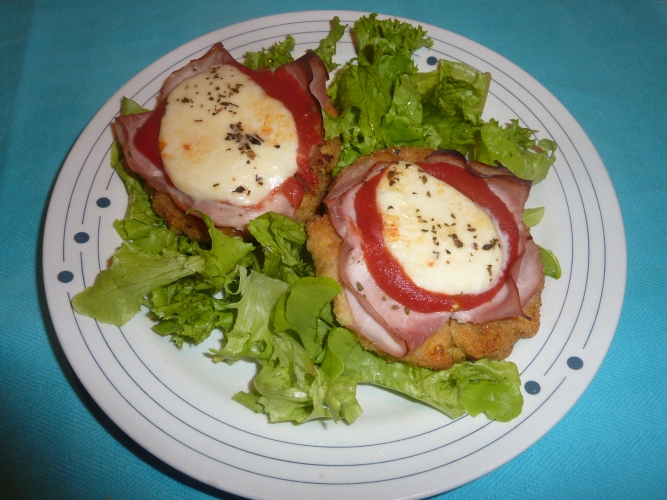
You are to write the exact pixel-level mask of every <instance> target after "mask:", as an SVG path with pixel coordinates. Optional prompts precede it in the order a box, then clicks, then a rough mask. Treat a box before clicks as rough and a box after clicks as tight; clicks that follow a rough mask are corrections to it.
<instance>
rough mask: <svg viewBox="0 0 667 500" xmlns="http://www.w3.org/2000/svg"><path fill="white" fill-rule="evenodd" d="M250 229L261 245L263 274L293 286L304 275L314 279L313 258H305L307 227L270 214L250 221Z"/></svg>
mask: <svg viewBox="0 0 667 500" xmlns="http://www.w3.org/2000/svg"><path fill="white" fill-rule="evenodd" d="M248 230H249V231H250V234H252V235H253V236H254V237H255V239H256V240H257V242H258V243H259V244H260V245H261V246H262V252H263V254H264V263H263V266H262V273H263V274H265V275H266V276H270V277H271V278H276V279H280V280H283V281H286V282H287V283H294V282H296V281H297V280H298V279H299V278H301V277H303V276H314V275H315V268H314V266H313V263H312V260H310V258H308V259H305V258H304V252H305V245H306V230H305V225H304V224H303V223H301V222H297V221H295V220H292V219H290V218H289V217H287V216H285V215H280V214H276V213H273V212H268V213H266V214H264V215H261V216H259V217H257V218H256V219H254V220H252V221H250V224H249V225H248Z"/></svg>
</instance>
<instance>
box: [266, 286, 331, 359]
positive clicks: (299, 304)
mask: <svg viewBox="0 0 667 500" xmlns="http://www.w3.org/2000/svg"><path fill="white" fill-rule="evenodd" d="M340 291H341V288H340V285H339V284H338V283H337V282H336V281H334V280H333V279H331V278H327V277H318V278H302V279H300V280H299V281H297V282H296V283H294V284H293V285H292V286H291V287H290V289H289V290H288V291H287V292H286V293H285V294H284V295H283V296H282V297H281V298H280V300H279V301H278V303H277V305H276V308H275V310H274V311H273V318H272V319H273V326H274V328H275V329H276V330H281V331H284V332H288V333H291V334H293V335H294V337H295V338H297V339H298V340H299V341H300V342H301V345H302V346H303V347H304V348H305V350H306V352H307V353H308V355H309V356H310V358H311V360H312V361H313V362H315V363H320V362H321V361H322V358H323V357H324V338H325V336H326V334H327V332H328V331H329V330H330V329H331V326H332V321H331V320H328V318H331V300H332V299H333V298H334V297H335V296H336V295H338V294H339V293H340ZM325 307H326V308H327V310H326V311H325V312H324V314H325V317H324V318H323V317H322V315H323V310H324V309H325Z"/></svg>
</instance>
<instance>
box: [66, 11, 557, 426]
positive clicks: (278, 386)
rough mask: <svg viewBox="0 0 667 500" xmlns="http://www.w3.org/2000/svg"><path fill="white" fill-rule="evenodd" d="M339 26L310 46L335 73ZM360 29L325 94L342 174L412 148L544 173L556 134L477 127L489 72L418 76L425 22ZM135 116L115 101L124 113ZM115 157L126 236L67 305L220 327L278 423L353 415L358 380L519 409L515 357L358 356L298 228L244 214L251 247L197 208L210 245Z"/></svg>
mask: <svg viewBox="0 0 667 500" xmlns="http://www.w3.org/2000/svg"><path fill="white" fill-rule="evenodd" d="M345 28H346V26H343V25H341V24H340V22H339V20H338V18H335V19H334V20H333V22H332V29H331V32H330V34H329V35H328V36H327V37H326V38H325V39H324V40H322V41H321V42H320V45H319V47H318V48H317V49H315V52H316V53H317V54H318V55H319V56H320V57H321V58H322V59H323V60H324V61H325V64H326V65H327V67H328V68H329V70H330V71H332V70H333V69H334V68H336V66H337V65H336V64H335V63H333V56H334V55H335V53H336V43H337V41H338V40H339V39H340V38H341V37H342V35H343V33H344V31H345ZM354 31H355V36H356V41H357V57H356V58H355V59H353V60H351V61H348V62H346V63H345V64H344V65H343V66H342V67H341V68H339V69H338V71H337V72H336V74H335V76H334V78H333V82H332V83H331V85H330V87H329V90H328V92H329V95H330V97H331V99H332V101H333V103H334V105H335V106H336V108H337V109H338V110H340V114H339V115H338V116H329V115H327V114H326V113H325V114H324V123H325V129H326V137H327V138H332V137H340V138H341V139H342V143H343V154H342V156H341V161H340V163H339V165H338V166H337V169H336V170H337V171H340V170H341V169H343V168H345V167H346V166H347V165H349V164H350V163H352V162H353V161H354V160H355V159H356V158H358V157H359V156H361V155H364V154H369V153H372V152H373V151H374V150H376V149H381V148H386V147H389V146H400V145H416V146H427V147H431V148H434V149H444V148H448V149H457V150H459V151H461V152H462V153H464V154H466V155H468V157H469V158H471V159H476V160H479V161H483V162H485V163H488V164H496V163H500V164H502V165H505V166H506V167H507V168H509V169H510V170H512V171H513V172H514V173H515V174H516V175H518V176H519V177H522V178H525V179H530V180H533V181H534V182H539V181H540V180H542V179H544V177H545V176H546V173H547V171H548V169H549V167H550V166H551V164H552V163H553V162H554V159H555V158H554V155H553V153H554V151H555V149H556V145H555V143H553V142H552V141H549V140H547V139H542V140H540V141H537V140H536V139H534V138H533V134H534V131H532V130H528V129H525V128H523V127H521V126H520V125H519V124H518V121H516V120H513V121H512V123H510V124H508V125H504V126H503V125H500V124H499V123H498V122H497V121H495V120H489V121H488V122H484V121H483V120H482V118H481V115H482V111H483V108H484V102H485V101H486V95H487V92H488V88H489V84H490V80H491V76H490V75H489V74H488V73H484V74H483V73H479V72H478V71H476V70H474V69H473V68H471V67H469V66H467V65H465V64H463V63H459V62H449V61H440V63H439V67H438V69H436V70H434V71H432V72H429V73H420V72H418V71H417V68H416V66H415V63H414V62H413V59H412V54H413V53H414V51H415V50H417V49H419V48H422V47H429V46H431V45H432V41H431V40H430V39H429V38H428V37H427V36H426V32H425V31H424V30H423V29H422V28H421V27H417V28H415V27H413V26H411V25H409V24H406V23H403V22H400V21H397V20H390V19H388V20H378V19H377V18H376V15H375V14H371V15H370V16H367V17H362V18H360V19H359V20H358V21H357V22H356V23H355V26H354ZM294 45H295V43H294V39H293V38H292V37H291V36H288V37H287V38H286V39H285V40H284V41H283V42H279V43H276V44H275V45H273V46H272V47H270V48H268V49H262V50H261V51H259V52H253V53H247V54H246V56H245V64H246V65H248V66H249V67H252V68H255V69H256V68H259V67H269V68H271V69H275V68H276V67H277V66H279V65H281V64H284V63H286V62H289V61H291V60H293V57H292V50H293V49H294ZM142 111H144V110H143V109H142V108H141V107H140V106H139V105H138V104H136V103H134V102H133V101H131V100H130V99H126V98H124V99H123V103H122V108H121V113H122V114H133V113H139V112H142ZM111 153H112V154H111V163H112V166H113V168H114V169H115V170H116V172H117V173H118V175H119V176H120V178H121V179H122V180H123V182H124V183H125V186H126V189H127V192H128V195H129V205H128V210H127V214H126V216H125V218H124V219H123V220H118V221H116V222H115V223H114V228H115V229H116V231H117V232H118V234H119V235H120V236H121V237H122V239H123V240H124V241H123V243H122V244H121V246H120V248H119V249H118V250H117V251H116V252H115V254H114V256H113V259H112V264H111V266H110V267H109V269H107V270H104V271H102V272H101V273H100V274H99V276H98V277H97V280H96V281H95V284H94V285H93V286H91V287H88V288H86V289H85V290H84V291H83V292H81V293H79V294H77V295H76V296H75V297H74V298H73V299H72V305H73V307H74V309H75V310H76V311H77V312H79V313H81V314H85V315H88V316H93V317H95V318H96V319H98V320H99V321H102V322H105V323H110V324H114V325H123V324H125V323H126V322H127V321H129V320H130V319H131V318H133V317H134V316H135V315H136V314H137V313H139V312H140V309H141V306H145V307H146V308H148V310H149V311H150V313H149V314H150V315H151V317H152V318H153V319H154V320H155V326H154V330H155V332H157V333H158V334H160V335H163V336H168V337H170V339H171V341H172V342H173V343H174V344H175V345H176V346H178V347H181V346H182V345H183V343H184V342H187V343H193V344H198V343H200V342H202V341H203V340H205V339H206V338H208V337H209V336H210V335H211V334H212V333H213V332H222V334H223V341H222V344H221V348H220V349H218V350H214V351H213V352H212V355H213V359H214V360H215V361H216V362H219V361H224V362H227V363H233V362H236V361H239V360H241V359H245V360H253V361H254V362H256V363H257V364H258V365H259V368H260V369H259V372H258V374H257V375H256V377H255V379H254V380H253V385H252V390H251V391H250V392H248V393H245V392H239V393H238V394H236V395H235V396H234V400H236V401H238V402H239V403H241V404H243V405H245V406H246V407H248V408H250V409H251V410H253V411H255V412H258V413H266V414H267V416H268V419H269V421H271V422H286V421H292V422H296V423H300V422H305V421H307V420H312V419H316V418H330V419H333V420H334V421H338V420H344V421H345V422H347V423H349V424H351V423H352V422H354V421H355V419H356V418H358V417H359V416H360V415H361V413H362V409H361V407H360V406H359V403H358V402H357V399H356V388H357V385H358V384H374V385H379V386H382V387H386V388H389V389H391V390H393V391H396V392H398V393H401V394H404V395H406V396H409V397H411V398H414V399H416V400H419V401H421V402H423V403H426V404H428V405H430V406H432V407H434V408H436V409H438V410H440V411H442V412H443V413H445V414H447V415H448V416H450V417H452V418H456V417H459V416H461V415H463V414H465V413H468V414H470V415H473V416H475V415H478V414H480V413H485V414H486V416H487V417H488V418H489V419H495V420H499V421H508V420H511V419H512V418H514V417H516V416H517V415H519V414H520V412H521V408H522V406H523V397H522V395H521V391H520V384H521V382H520V380H519V374H518V370H517V367H516V365H515V364H514V363H511V362H508V361H492V360H480V361H477V362H474V363H472V362H464V363H459V364H456V365H455V366H454V367H453V368H451V369H449V370H442V371H432V370H428V369H426V368H416V367H412V366H408V365H405V364H403V363H399V362H389V361H387V360H386V359H385V358H383V357H381V356H379V355H377V354H375V353H373V352H370V351H367V350H365V349H363V348H362V347H361V345H360V344H359V342H358V341H357V339H356V337H355V336H354V335H353V334H352V333H351V332H349V331H348V330H346V329H345V328H341V327H340V325H339V324H338V323H337V322H336V318H335V317H334V314H333V309H332V299H333V298H334V297H335V296H336V295H337V294H338V293H340V292H341V289H340V286H339V285H338V283H336V282H335V281H334V280H332V279H330V278H326V277H316V276H315V272H314V267H313V263H312V259H311V258H310V255H308V252H307V251H306V249H305V243H306V233H305V229H304V225H303V224H301V223H298V222H295V221H293V220H291V219H290V218H288V217H285V216H282V215H277V214H274V213H267V214H265V215H262V216H260V217H258V218H257V219H255V220H253V221H251V222H250V225H249V228H248V229H249V232H250V233H251V234H252V236H253V238H254V239H253V242H252V243H249V242H246V241H243V240H242V239H241V238H238V237H234V238H233V237H229V236H226V235H225V234H223V233H222V232H220V231H218V230H217V229H216V228H215V227H214V226H213V224H212V223H211V221H210V219H208V217H206V216H205V215H204V214H201V216H202V217H203V219H204V221H205V222H206V224H207V226H208V229H209V233H210V235H211V240H212V242H211V243H210V244H209V245H204V244H200V243H197V242H193V241H191V240H190V239H188V238H187V237H184V236H176V235H174V234H173V233H172V232H171V231H169V229H168V228H167V226H166V225H165V223H164V221H163V220H162V219H161V218H160V217H159V216H157V215H156V214H155V212H154V211H153V209H152V208H151V203H150V199H149V196H148V194H147V193H146V190H145V188H144V183H143V180H142V179H141V178H140V177H138V176H136V175H135V174H133V173H131V172H130V171H128V170H127V169H126V168H125V164H124V160H123V158H122V152H121V149H120V147H119V145H118V144H117V143H114V145H113V146H112V152H111ZM543 213H544V209H543V208H537V209H528V210H526V214H525V218H524V220H525V222H526V224H528V225H534V224H536V223H538V222H539V221H540V219H541V218H542V215H543ZM542 258H543V261H544V264H545V273H546V274H549V275H552V276H554V277H555V276H556V275H558V274H560V268H559V266H558V261H557V260H556V259H555V257H554V256H553V254H552V253H551V252H549V251H548V250H543V253H542Z"/></svg>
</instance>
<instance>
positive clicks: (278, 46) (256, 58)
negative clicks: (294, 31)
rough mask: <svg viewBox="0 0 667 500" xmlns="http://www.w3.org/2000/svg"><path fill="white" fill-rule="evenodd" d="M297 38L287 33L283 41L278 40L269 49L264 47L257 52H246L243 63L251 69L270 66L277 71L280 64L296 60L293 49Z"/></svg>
mask: <svg viewBox="0 0 667 500" xmlns="http://www.w3.org/2000/svg"><path fill="white" fill-rule="evenodd" d="M295 43H296V42H295V40H294V37H293V36H292V35H287V36H286V37H285V40H283V41H282V42H276V43H274V44H273V45H272V46H271V47H269V48H268V49H266V48H264V47H262V50H260V51H257V52H251V51H249V52H246V53H245V55H244V61H243V64H245V65H246V66H247V67H249V68H250V69H254V70H257V69H259V68H270V69H271V71H275V69H276V68H277V67H278V66H281V65H283V64H287V63H289V62H292V61H293V60H294V57H292V51H293V50H294V45H295Z"/></svg>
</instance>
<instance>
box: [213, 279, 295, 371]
mask: <svg viewBox="0 0 667 500" xmlns="http://www.w3.org/2000/svg"><path fill="white" fill-rule="evenodd" d="M288 288H289V285H288V284H287V283H285V282H284V281H279V280H275V279H273V278H269V277H268V276H264V275H263V274H261V273H258V272H252V271H251V272H250V273H247V271H246V269H245V268H243V267H242V268H240V283H239V288H238V293H239V294H240V297H241V298H240V300H239V301H238V302H236V303H233V304H228V306H227V307H228V308H229V309H233V310H235V311H236V322H235V323H234V328H233V329H231V330H229V331H227V333H226V335H225V343H224V345H223V347H222V348H221V349H219V350H215V349H212V350H211V352H212V353H213V354H214V358H213V359H214V361H216V362H218V361H227V362H233V361H237V360H239V359H241V358H244V357H246V356H249V357H251V358H255V359H259V360H261V359H269V358H270V357H271V355H272V354H273V343H272V335H273V334H272V332H271V328H270V325H269V320H270V316H271V311H272V310H273V308H274V307H275V305H276V303H277V302H278V299H279V298H280V297H281V296H282V295H283V294H284V293H285V292H286V291H287V289H288Z"/></svg>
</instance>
